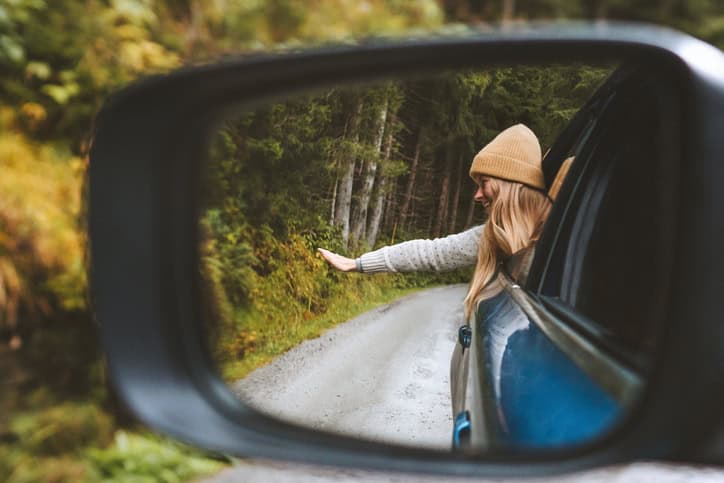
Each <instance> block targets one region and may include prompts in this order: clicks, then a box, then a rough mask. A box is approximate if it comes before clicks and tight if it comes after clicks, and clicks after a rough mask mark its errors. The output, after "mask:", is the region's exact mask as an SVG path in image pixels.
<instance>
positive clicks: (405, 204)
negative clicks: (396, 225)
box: [400, 128, 422, 226]
mask: <svg viewBox="0 0 724 483" xmlns="http://www.w3.org/2000/svg"><path fill="white" fill-rule="evenodd" d="M420 144H422V128H420V129H418V131H417V141H416V142H415V155H414V156H413V157H412V166H410V175H409V176H408V177H407V187H406V188H405V196H404V198H402V207H401V208H400V226H405V223H406V222H407V217H408V215H409V213H410V203H411V201H412V193H413V192H414V189H415V179H416V178H417V166H418V164H419V162H420Z"/></svg>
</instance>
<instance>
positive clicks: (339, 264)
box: [317, 248, 357, 272]
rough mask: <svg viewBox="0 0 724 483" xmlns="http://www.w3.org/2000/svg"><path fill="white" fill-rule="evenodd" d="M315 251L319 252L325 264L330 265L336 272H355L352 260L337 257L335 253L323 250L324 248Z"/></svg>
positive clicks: (355, 266)
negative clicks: (325, 261)
mask: <svg viewBox="0 0 724 483" xmlns="http://www.w3.org/2000/svg"><path fill="white" fill-rule="evenodd" d="M317 250H318V251H319V253H321V254H322V256H323V257H324V259H325V260H327V263H329V264H330V265H332V266H333V267H334V268H336V269H337V270H341V271H343V272H355V271H357V264H356V263H355V261H354V260H353V259H352V258H347V257H343V256H342V255H337V254H336V253H332V252H330V251H329V250H325V249H324V248H317Z"/></svg>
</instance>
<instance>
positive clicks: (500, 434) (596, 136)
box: [453, 66, 678, 448]
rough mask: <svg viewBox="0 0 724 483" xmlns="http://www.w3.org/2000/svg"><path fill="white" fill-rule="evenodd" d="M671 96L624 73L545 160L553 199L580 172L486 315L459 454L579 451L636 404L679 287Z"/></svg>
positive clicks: (487, 303) (473, 354)
mask: <svg viewBox="0 0 724 483" xmlns="http://www.w3.org/2000/svg"><path fill="white" fill-rule="evenodd" d="M671 89H673V87H672V86H670V85H668V84H667V83H665V82H662V81H661V80H659V79H657V78H656V76H653V75H651V74H648V73H647V70H646V68H645V66H624V67H622V68H621V69H619V70H618V71H617V72H615V73H614V74H613V75H612V76H611V78H610V79H609V80H608V82H607V83H606V84H605V85H604V86H603V87H602V88H601V89H600V90H599V91H598V92H597V94H596V95H595V96H594V97H593V98H592V99H591V101H589V102H588V103H587V105H586V106H585V107H584V108H583V109H582V110H581V111H580V112H579V113H578V114H577V115H576V116H575V118H574V119H573V120H572V122H571V123H570V125H569V127H568V128H567V129H566V130H565V131H564V132H563V133H562V134H561V136H560V137H559V139H558V141H557V142H556V143H555V145H554V146H553V148H552V149H551V151H550V153H549V154H548V156H547V157H546V159H545V160H544V170H545V171H546V181H547V184H548V185H549V186H550V183H551V182H552V180H553V178H554V176H555V173H556V172H557V170H558V168H559V167H560V166H561V164H562V163H563V160H565V159H567V158H569V157H573V158H574V160H573V163H572V166H571V168H570V172H569V174H568V176H567V177H566V179H565V181H564V182H563V185H562V187H561V190H560V194H559V196H558V197H557V199H556V202H555V204H554V206H553V209H552V210H551V214H550V216H549V219H548V220H547V222H546V227H545V230H544V233H543V235H542V237H541V240H540V241H539V242H538V243H537V245H536V246H534V247H529V248H528V249H526V250H525V251H523V252H522V253H519V254H516V255H515V256H514V257H512V259H511V260H509V261H508V263H507V264H506V266H505V267H504V268H503V269H502V270H501V271H500V273H499V275H498V281H499V282H500V284H501V286H502V287H503V289H502V291H501V292H500V293H498V294H497V295H495V296H493V297H491V298H488V299H486V300H484V301H482V302H481V303H480V304H479V306H478V310H477V313H476V317H475V321H474V323H472V324H471V327H470V329H471V330H470V332H471V337H470V343H469V344H470V347H469V349H468V348H466V347H461V348H460V349H459V350H462V351H464V350H469V351H470V355H469V357H470V367H469V370H468V369H466V370H467V372H468V374H467V387H466V388H465V389H466V390H465V391H464V398H463V399H462V400H461V399H460V397H459V396H458V401H457V404H458V405H459V406H460V405H462V406H464V408H463V409H461V410H460V411H459V412H458V413H457V414H456V419H455V428H454V432H453V445H454V446H456V447H458V448H464V447H466V446H472V447H474V448H483V447H484V448H511V447H516V448H556V447H562V446H568V445H573V444H578V443H582V442H586V441H589V440H591V439H593V438H595V437H598V436H601V435H603V434H605V433H606V432H607V431H610V430H611V429H613V428H614V427H615V426H616V423H617V422H618V421H620V420H621V419H622V418H623V417H624V416H625V414H626V413H627V411H628V410H629V409H630V408H631V407H632V406H633V404H635V402H636V400H637V398H638V397H639V395H640V393H641V388H642V380H644V375H645V374H646V372H647V371H648V369H649V367H650V366H651V360H652V358H653V357H654V356H655V348H656V340H657V321H658V320H660V319H661V317H662V314H661V313H660V310H659V307H660V306H661V305H662V304H660V303H659V302H660V301H661V300H662V299H663V298H664V297H666V294H667V291H668V290H669V283H670V281H669V280H667V279H666V276H665V274H666V273H670V270H668V266H667V263H670V262H669V260H671V258H672V257H671V253H672V252H671V250H672V244H673V233H674V224H675V221H676V212H675V209H674V207H673V206H671V200H673V199H674V196H673V194H674V191H675V179H676V176H675V173H674V171H673V170H674V168H673V166H674V163H673V160H671V159H668V156H667V154H668V153H670V152H673V151H674V150H673V149H671V150H669V149H666V146H667V145H669V146H671V145H672V143H676V142H677V141H676V139H675V133H676V132H678V130H677V129H676V128H675V126H674V125H673V123H672V122H670V121H669V119H670V118H675V116H671V117H669V115H670V113H671V112H672V110H675V109H676V106H671V105H670V103H669V101H668V99H670V98H673V97H674V96H671V95H670V94H671ZM460 339H461V340H460V341H459V342H458V344H462V337H461V338H460ZM458 392H459V391H458ZM463 400H464V402H462V401H463ZM454 402H455V401H454ZM454 407H455V404H454Z"/></svg>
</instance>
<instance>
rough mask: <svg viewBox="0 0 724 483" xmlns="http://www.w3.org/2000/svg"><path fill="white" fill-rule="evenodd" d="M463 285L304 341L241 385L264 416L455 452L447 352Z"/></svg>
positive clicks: (452, 339) (385, 308)
mask: <svg viewBox="0 0 724 483" xmlns="http://www.w3.org/2000/svg"><path fill="white" fill-rule="evenodd" d="M465 291H466V286H465V285H461V284H460V285H451V286H447V287H439V288H434V289H429V290H424V291H421V292H417V293H414V294H412V295H409V296H406V297H404V298H402V299H400V300H397V301H395V302H393V303H391V304H389V305H385V306H382V307H379V308H377V309H374V310H371V311H369V312H367V313H365V314H363V315H361V316H359V317H357V318H355V319H352V320H350V321H348V322H345V323H343V324H341V325H339V326H337V327H335V328H334V329H331V330H329V331H327V332H325V333H324V334H323V335H322V336H321V337H319V338H316V339H313V340H309V341H306V342H304V343H302V344H300V345H299V346H297V347H296V348H294V349H292V350H290V351H288V352H287V353H285V354H284V355H282V356H280V357H278V358H277V359H275V360H274V361H273V362H272V363H271V364H269V365H267V366H265V367H262V368H260V369H257V370H256V371H254V372H252V373H251V374H250V375H249V376H247V377H246V378H245V379H243V380H241V381H238V382H237V383H235V384H234V387H233V389H234V392H235V393H236V394H237V395H239V397H240V398H241V399H242V400H244V401H245V402H247V403H248V404H250V405H251V406H253V407H257V408H259V409H261V410H263V411H264V412H265V413H267V414H270V415H273V416H275V417H279V418H281V419H285V420H288V421H291V422H294V423H297V424H302V425H305V426H310V427H313V428H315V429H323V430H327V431H335V432H340V433H344V434H348V435H352V436H356V437H362V438H366V439H371V440H375V441H385V442H391V443H398V444H408V445H414V446H423V447H426V448H434V449H443V450H448V449H449V448H450V439H451V428H452V415H451V409H450V388H449V385H450V378H449V373H450V356H451V354H452V350H453V347H454V344H455V338H456V334H457V329H458V327H459V326H460V324H461V323H462V306H463V304H462V301H463V298H464V297H465Z"/></svg>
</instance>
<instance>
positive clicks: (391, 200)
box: [382, 178, 398, 231]
mask: <svg viewBox="0 0 724 483" xmlns="http://www.w3.org/2000/svg"><path fill="white" fill-rule="evenodd" d="M395 200H397V178H392V186H390V189H388V190H387V199H385V214H384V215H383V216H382V226H383V228H384V230H385V231H390V230H391V229H392V225H393V224H396V223H397V221H398V220H397V219H396V217H395V214H396V213H397V204H396V203H395Z"/></svg>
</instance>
